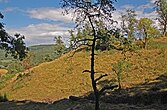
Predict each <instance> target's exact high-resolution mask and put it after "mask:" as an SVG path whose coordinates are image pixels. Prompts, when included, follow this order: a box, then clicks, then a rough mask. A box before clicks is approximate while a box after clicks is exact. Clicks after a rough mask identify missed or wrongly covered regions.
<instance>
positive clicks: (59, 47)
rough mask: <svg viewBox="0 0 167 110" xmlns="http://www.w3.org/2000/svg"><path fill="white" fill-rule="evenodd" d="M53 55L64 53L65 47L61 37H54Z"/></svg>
mask: <svg viewBox="0 0 167 110" xmlns="http://www.w3.org/2000/svg"><path fill="white" fill-rule="evenodd" d="M55 43H56V44H55V53H56V54H57V55H62V54H63V53H64V52H65V49H66V47H65V45H64V42H63V41H62V37H61V36H57V37H55Z"/></svg>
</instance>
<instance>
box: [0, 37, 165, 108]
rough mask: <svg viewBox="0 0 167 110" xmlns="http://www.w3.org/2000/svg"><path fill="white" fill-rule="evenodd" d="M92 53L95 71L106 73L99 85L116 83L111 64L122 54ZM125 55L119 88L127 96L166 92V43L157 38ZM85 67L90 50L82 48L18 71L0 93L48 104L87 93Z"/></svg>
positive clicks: (114, 51) (117, 52)
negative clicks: (128, 64)
mask: <svg viewBox="0 0 167 110" xmlns="http://www.w3.org/2000/svg"><path fill="white" fill-rule="evenodd" d="M163 39H164V38H163ZM96 54H97V55H96V56H95V63H96V64H95V69H96V71H98V72H99V71H100V72H103V73H108V77H106V78H104V79H103V80H104V81H101V82H99V87H101V86H103V85H105V84H107V83H109V84H113V83H114V84H116V83H117V82H116V74H115V73H114V72H113V71H112V65H113V64H114V63H116V62H117V61H118V60H120V59H121V58H123V55H122V54H121V52H120V51H118V50H110V51H103V52H100V51H96ZM126 55H127V57H128V61H129V63H130V65H131V67H130V69H129V71H126V72H124V73H123V75H122V87H123V89H125V90H126V91H128V92H127V93H128V94H129V95H134V94H138V93H147V92H149V91H150V90H154V89H157V88H158V89H157V90H156V91H158V92H160V91H165V93H166V92H167V86H166V85H167V82H166V81H167V78H166V77H167V76H166V75H167V68H166V67H167V42H164V40H161V39H158V40H155V41H152V42H151V43H150V46H149V49H148V50H144V49H139V50H136V51H133V52H128V53H127V54H126ZM89 68H90V52H89V51H87V50H85V47H83V48H80V49H78V50H77V51H75V52H74V51H73V52H69V53H67V54H65V55H63V56H61V57H60V58H58V59H55V60H53V61H51V62H46V63H42V64H40V65H38V66H36V67H33V68H31V69H30V71H31V72H30V73H26V74H20V75H19V74H18V75H17V77H14V78H12V79H11V80H10V81H8V82H7V83H6V85H5V87H4V88H3V89H1V90H0V94H6V95H7V97H8V98H9V100H31V101H35V102H49V103H50V102H54V101H56V100H60V99H64V98H68V97H69V96H71V95H75V96H87V95H89V93H90V91H92V88H91V84H90V77H89V76H90V75H89V73H82V71H83V70H87V69H89ZM97 75H100V74H97ZM164 78H166V79H164ZM162 79H163V80H162ZM123 94H126V92H125V91H124V92H123ZM104 99H105V100H107V98H104ZM111 99H112V98H111ZM116 100H117V99H116ZM125 100H126V99H125ZM104 102H105V101H104ZM62 110H63V109H62Z"/></svg>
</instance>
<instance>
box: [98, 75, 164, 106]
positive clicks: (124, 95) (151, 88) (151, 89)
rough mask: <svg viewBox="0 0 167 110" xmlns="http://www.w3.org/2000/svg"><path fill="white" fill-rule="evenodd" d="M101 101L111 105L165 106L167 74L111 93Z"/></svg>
mask: <svg viewBox="0 0 167 110" xmlns="http://www.w3.org/2000/svg"><path fill="white" fill-rule="evenodd" d="M101 100H102V101H103V102H106V103H113V104H120V103H122V104H135V105H136V104H143V105H149V104H167V73H165V74H163V75H161V76H159V77H157V78H155V79H154V80H152V81H149V82H147V83H143V84H139V85H136V86H135V87H131V88H126V89H121V90H115V91H111V93H110V94H109V95H108V94H107V95H106V94H105V95H103V96H102V98H101Z"/></svg>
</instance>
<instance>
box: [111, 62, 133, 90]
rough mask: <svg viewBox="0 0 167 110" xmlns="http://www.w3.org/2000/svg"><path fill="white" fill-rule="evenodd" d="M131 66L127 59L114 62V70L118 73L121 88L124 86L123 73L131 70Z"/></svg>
mask: <svg viewBox="0 0 167 110" xmlns="http://www.w3.org/2000/svg"><path fill="white" fill-rule="evenodd" d="M129 66H130V65H129V63H128V62H127V61H125V59H123V60H119V61H118V62H117V63H115V64H113V68H112V70H113V71H114V72H115V73H116V76H117V81H118V87H119V89H121V88H122V86H121V81H122V73H123V72H125V71H127V70H129Z"/></svg>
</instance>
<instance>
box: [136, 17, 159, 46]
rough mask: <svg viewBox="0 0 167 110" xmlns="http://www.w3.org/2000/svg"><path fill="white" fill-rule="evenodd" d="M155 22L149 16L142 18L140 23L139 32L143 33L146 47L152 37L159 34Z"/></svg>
mask: <svg viewBox="0 0 167 110" xmlns="http://www.w3.org/2000/svg"><path fill="white" fill-rule="evenodd" d="M153 24H154V22H153V21H152V20H151V19H149V18H141V19H140V20H139V23H138V29H139V32H140V33H141V34H142V35H143V40H142V41H143V45H144V46H143V47H144V48H146V47H147V44H148V41H149V39H150V38H151V37H156V36H157V35H159V34H158V33H159V32H158V30H157V29H156V28H155V26H153Z"/></svg>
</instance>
